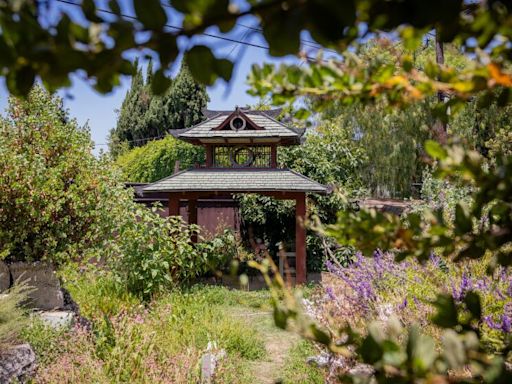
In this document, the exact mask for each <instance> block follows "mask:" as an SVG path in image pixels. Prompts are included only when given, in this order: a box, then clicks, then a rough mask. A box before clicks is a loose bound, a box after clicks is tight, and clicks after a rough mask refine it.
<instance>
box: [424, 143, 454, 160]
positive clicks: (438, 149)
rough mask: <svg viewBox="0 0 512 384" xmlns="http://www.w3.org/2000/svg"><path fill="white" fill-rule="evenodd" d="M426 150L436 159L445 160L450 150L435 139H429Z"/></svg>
mask: <svg viewBox="0 0 512 384" xmlns="http://www.w3.org/2000/svg"><path fill="white" fill-rule="evenodd" d="M425 151H427V153H428V154H429V155H430V156H432V157H433V158H434V159H439V160H444V159H446V158H447V157H448V152H446V150H445V149H444V148H443V147H442V146H441V144H439V143H438V142H437V141H434V140H427V141H426V142H425Z"/></svg>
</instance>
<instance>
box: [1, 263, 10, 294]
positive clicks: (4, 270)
mask: <svg viewBox="0 0 512 384" xmlns="http://www.w3.org/2000/svg"><path fill="white" fill-rule="evenodd" d="M10 286H11V273H10V272H9V267H8V266H7V264H5V263H4V262H3V261H2V260H0V292H4V291H6V290H8V289H9V287H10Z"/></svg>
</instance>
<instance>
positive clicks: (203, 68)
mask: <svg viewBox="0 0 512 384" xmlns="http://www.w3.org/2000/svg"><path fill="white" fill-rule="evenodd" d="M185 60H186V63H187V65H188V68H189V70H190V73H192V76H194V78H195V79H196V80H198V81H199V82H201V83H203V84H206V85H212V84H213V83H214V82H215V80H217V78H218V77H219V76H220V77H222V78H223V79H224V80H226V81H227V80H229V79H230V78H231V73H232V71H233V63H232V62H231V61H229V60H227V59H218V58H216V57H215V56H214V55H213V53H212V51H211V49H210V48H208V47H206V46H204V45H196V46H195V47H193V48H192V49H191V50H190V51H188V52H187V53H186V56H185Z"/></svg>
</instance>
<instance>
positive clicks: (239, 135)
mask: <svg viewBox="0 0 512 384" xmlns="http://www.w3.org/2000/svg"><path fill="white" fill-rule="evenodd" d="M279 112H280V110H271V111H253V110H248V109H241V108H236V109H235V110H234V111H205V115H206V116H207V119H206V120H205V121H203V122H201V123H199V124H197V125H194V126H193V127H190V128H186V129H183V130H176V131H174V132H173V134H174V135H175V136H176V137H177V138H179V139H182V140H185V141H188V142H191V143H193V144H246V143H247V144H279V145H295V144H300V141H301V137H302V135H303V134H304V130H301V129H296V128H292V127H289V126H287V125H285V124H283V123H282V122H279V121H277V120H276V119H275V118H274V117H276V116H277V114H278V113H279Z"/></svg>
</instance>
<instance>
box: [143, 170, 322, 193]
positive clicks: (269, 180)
mask: <svg viewBox="0 0 512 384" xmlns="http://www.w3.org/2000/svg"><path fill="white" fill-rule="evenodd" d="M192 191H194V192H203V191H204V192H216V191H218V192H275V191H285V192H313V193H327V187H326V186H324V185H322V184H320V183H317V182H316V181H313V180H311V179H309V178H307V177H306V176H304V175H301V174H300V173H297V172H294V171H292V170H289V169H250V170H249V169H231V168H229V169H227V168H224V169H223V168H194V169H189V170H186V171H181V172H178V173H175V174H174V175H172V176H169V177H166V178H165V179H162V180H159V181H156V182H154V183H152V184H149V185H148V186H146V187H144V188H143V192H144V193H151V192H192Z"/></svg>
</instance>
